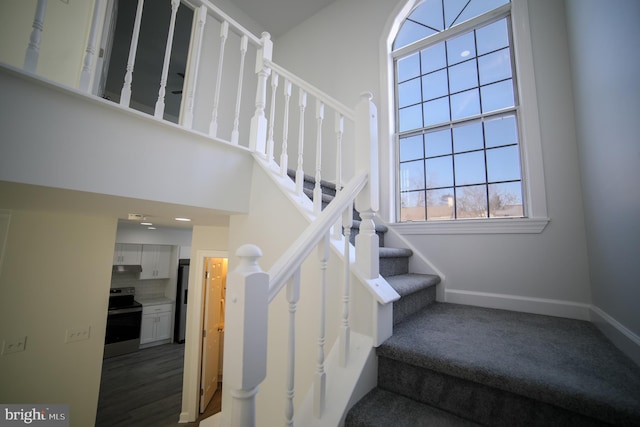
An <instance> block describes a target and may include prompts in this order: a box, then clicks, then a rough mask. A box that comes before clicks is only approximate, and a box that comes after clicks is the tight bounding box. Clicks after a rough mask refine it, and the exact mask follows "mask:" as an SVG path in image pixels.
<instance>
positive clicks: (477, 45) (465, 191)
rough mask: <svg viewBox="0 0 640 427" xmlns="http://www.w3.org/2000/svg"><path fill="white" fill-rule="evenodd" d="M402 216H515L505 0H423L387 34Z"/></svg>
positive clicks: (517, 190) (513, 96)
mask: <svg viewBox="0 0 640 427" xmlns="http://www.w3.org/2000/svg"><path fill="white" fill-rule="evenodd" d="M393 48H394V52H393V56H394V61H395V82H396V131H397V141H398V159H399V167H398V170H399V179H398V182H399V194H400V203H399V206H400V208H399V211H400V212H399V213H400V220H401V221H424V220H444V219H468V218H495V217H522V216H524V203H523V196H522V177H521V176H522V174H521V166H520V164H521V160H520V141H519V140H520V137H519V131H518V93H517V89H516V82H515V79H516V75H515V71H514V70H515V66H514V60H513V52H512V36H511V19H510V3H509V1H508V0H427V1H425V2H423V3H421V4H420V5H419V6H418V7H417V8H416V9H414V11H413V12H412V13H411V14H410V15H409V17H408V18H407V19H406V20H405V21H404V23H403V24H402V27H401V28H400V31H399V32H398V35H397V37H396V39H395V42H394V46H393Z"/></svg>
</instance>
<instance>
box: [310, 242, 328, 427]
mask: <svg viewBox="0 0 640 427" xmlns="http://www.w3.org/2000/svg"><path fill="white" fill-rule="evenodd" d="M318 258H319V259H320V321H319V323H320V325H319V331H318V358H317V366H316V377H315V382H314V396H313V397H314V399H313V414H314V415H315V416H316V418H320V417H322V413H323V412H324V407H325V403H326V392H327V378H326V377H327V375H326V372H325V368H324V359H325V354H324V342H325V325H326V305H327V262H328V260H329V233H328V232H327V235H326V236H325V238H324V239H322V241H321V242H320V244H319V245H318Z"/></svg>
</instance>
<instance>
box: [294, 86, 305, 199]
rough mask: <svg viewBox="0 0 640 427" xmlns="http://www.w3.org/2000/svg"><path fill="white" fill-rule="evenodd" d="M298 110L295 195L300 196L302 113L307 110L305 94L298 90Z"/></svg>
mask: <svg viewBox="0 0 640 427" xmlns="http://www.w3.org/2000/svg"><path fill="white" fill-rule="evenodd" d="M298 108H300V126H299V127H298V167H297V168H296V193H297V194H298V196H302V189H303V187H304V167H303V163H304V111H305V109H306V108H307V92H305V91H304V90H303V89H302V88H300V94H299V96H298Z"/></svg>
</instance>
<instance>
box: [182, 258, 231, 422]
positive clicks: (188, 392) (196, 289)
mask: <svg viewBox="0 0 640 427" xmlns="http://www.w3.org/2000/svg"><path fill="white" fill-rule="evenodd" d="M205 258H227V259H229V252H227V251H220V250H209V249H201V250H197V251H196V257H195V265H194V267H195V268H194V269H193V270H190V271H189V273H190V274H189V304H188V305H187V325H186V329H185V349H184V374H183V378H182V412H181V413H180V420H179V422H180V423H187V422H194V421H195V420H196V419H197V418H198V416H199V405H200V372H201V371H200V369H201V364H202V324H203V322H204V295H203V294H204V287H203V280H202V277H201V273H202V272H203V271H204V263H205ZM195 272H198V273H197V274H196V273H195Z"/></svg>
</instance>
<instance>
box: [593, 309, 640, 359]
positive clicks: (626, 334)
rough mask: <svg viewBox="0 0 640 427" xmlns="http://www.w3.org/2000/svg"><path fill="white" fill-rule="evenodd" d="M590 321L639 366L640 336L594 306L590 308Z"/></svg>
mask: <svg viewBox="0 0 640 427" xmlns="http://www.w3.org/2000/svg"><path fill="white" fill-rule="evenodd" d="M591 321H592V322H593V323H594V324H595V325H596V326H597V327H598V328H599V329H600V330H601V331H602V333H603V334H605V336H606V337H607V338H609V339H610V340H611V342H613V343H614V344H615V345H616V346H617V347H618V348H619V349H620V350H622V351H623V352H624V353H625V354H626V355H627V356H629V357H630V358H631V359H633V360H634V361H635V362H636V363H637V364H638V365H640V336H638V335H637V334H635V333H634V332H633V331H631V330H630V329H629V328H627V327H626V326H624V325H623V324H622V323H620V322H618V321H617V320H616V319H614V318H613V317H611V316H610V315H608V314H607V313H606V312H604V311H603V310H602V309H601V308H599V307H596V306H595V305H592V306H591Z"/></svg>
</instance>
